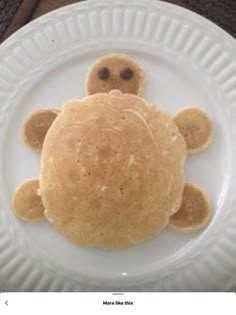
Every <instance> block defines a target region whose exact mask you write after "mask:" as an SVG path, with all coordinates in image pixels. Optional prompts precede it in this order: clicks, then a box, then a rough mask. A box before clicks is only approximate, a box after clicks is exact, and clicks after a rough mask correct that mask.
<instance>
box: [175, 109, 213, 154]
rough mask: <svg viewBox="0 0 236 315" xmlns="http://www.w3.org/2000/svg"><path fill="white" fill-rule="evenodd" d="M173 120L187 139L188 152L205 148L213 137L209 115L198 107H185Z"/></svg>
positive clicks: (195, 151)
mask: <svg viewBox="0 0 236 315" xmlns="http://www.w3.org/2000/svg"><path fill="white" fill-rule="evenodd" d="M173 120H174V122H175V124H176V125H177V127H178V128H179V131H180V133H181V134H182V136H183V137H184V139H185V142H186V145H187V149H188V153H197V152H200V151H202V150H204V149H205V148H206V147H207V146H208V144H209V143H210V142H211V139H212V123H211V120H210V118H209V117H208V115H207V114H206V113H205V112H204V111H202V110H201V109H200V108H198V107H185V108H183V109H181V110H180V111H179V112H177V113H176V114H175V115H174V117H173Z"/></svg>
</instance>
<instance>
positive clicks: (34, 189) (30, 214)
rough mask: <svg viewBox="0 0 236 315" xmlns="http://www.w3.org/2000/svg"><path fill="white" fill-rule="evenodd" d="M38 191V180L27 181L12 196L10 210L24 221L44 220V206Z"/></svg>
mask: <svg viewBox="0 0 236 315" xmlns="http://www.w3.org/2000/svg"><path fill="white" fill-rule="evenodd" d="M38 190H39V180H38V178H32V179H28V180H27V181H25V182H24V183H23V184H21V185H20V186H19V187H18V188H17V189H16V191H15V192H14V194H13V196H12V210H13V213H14V214H15V215H16V216H17V217H19V218H20V219H22V220H25V221H35V220H40V219H44V206H43V204H42V201H41V197H40V196H39V194H38Z"/></svg>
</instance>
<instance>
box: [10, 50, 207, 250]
mask: <svg viewBox="0 0 236 315" xmlns="http://www.w3.org/2000/svg"><path fill="white" fill-rule="evenodd" d="M98 65H99V66H98ZM95 69H96V71H95ZM93 77H94V80H93ZM143 78H144V75H143V72H142V70H141V69H140V67H139V66H138V65H137V64H136V63H135V62H134V61H133V60H131V59H130V58H129V57H128V56H126V55H121V54H117V55H116V54H111V55H106V56H104V57H102V58H101V59H100V60H98V61H97V62H96V64H95V65H94V66H93V67H92V68H91V69H90V71H89V73H88V75H87V79H86V84H87V85H86V91H87V93H90V92H89V91H95V92H94V93H91V95H87V96H86V97H85V98H83V99H82V100H79V99H72V100H68V101H66V102H65V103H64V105H63V107H62V110H61V112H59V113H57V112H56V111H55V109H48V110H44V111H37V112H34V113H33V114H31V115H30V116H29V117H28V118H27V119H26V120H25V123H24V124H23V126H22V134H23V135H24V137H22V138H23V140H24V142H25V143H26V144H28V145H29V144H30V147H31V148H34V149H36V150H40V148H41V147H42V154H41V169H40V176H39V187H38V190H37V189H36V188H35V184H36V183H37V180H36V179H34V181H33V182H32V180H31V181H27V182H25V183H24V184H23V185H21V186H20V187H18V188H17V190H16V192H15V193H14V195H13V198H12V205H13V209H14V213H15V214H16V215H17V216H19V217H20V218H22V219H25V220H34V219H39V218H40V216H41V218H44V217H45V218H46V219H48V221H49V222H50V223H51V224H52V225H53V226H54V227H55V228H56V230H57V231H59V232H60V233H61V234H63V235H64V236H65V237H67V238H68V239H70V240H73V241H75V242H77V243H79V244H84V245H94V246H99V247H105V248H113V247H120V246H127V245H130V244H135V243H138V242H140V241H143V240H145V239H148V238H151V237H153V236H155V235H157V234H158V233H159V232H160V231H161V230H163V229H164V228H165V227H166V226H167V225H168V223H169V221H170V223H171V224H170V226H171V227H173V228H174V229H179V230H181V231H192V230H197V229H199V228H200V227H202V226H203V225H205V224H206V223H207V222H208V221H209V218H210V213H211V211H210V207H209V204H208V202H207V199H206V197H205V194H203V192H202V190H200V189H199V188H197V187H196V186H194V189H187V188H189V185H188V186H186V189H184V186H185V179H184V162H185V158H186V154H187V152H188V149H189V151H190V152H192V153H193V152H196V151H199V150H200V149H202V148H205V147H206V146H207V145H208V143H209V142H210V139H211V134H212V125H211V122H210V120H209V118H208V116H207V115H206V113H204V112H203V111H201V110H200V109H198V108H195V107H191V108H190V107H188V108H185V109H183V110H182V111H180V112H178V113H177V114H176V115H175V116H174V119H172V118H171V117H170V116H169V115H168V114H166V113H165V112H164V111H163V110H162V109H160V108H158V107H156V106H153V105H152V104H149V103H148V102H147V101H146V100H144V99H143V98H141V97H140V96H138V95H135V94H131V93H126V92H127V86H126V85H125V84H124V81H127V82H128V83H127V84H128V89H129V91H133V93H136V94H139V93H140V91H141V85H142V84H143ZM109 80H111V82H112V83H111V89H110V88H109ZM132 80H134V82H135V84H134V86H135V88H134V89H133V87H132ZM100 81H101V82H100ZM103 81H104V82H105V85H104V84H103ZM91 82H92V83H91ZM94 82H98V85H101V86H103V89H102V92H101V93H99V92H98V91H97V90H96V89H95V88H94ZM137 82H138V83H137ZM89 84H92V85H93V89H92V88H91V87H90V85H89ZM88 85H89V86H88ZM114 88H116V89H114ZM104 89H105V91H104ZM37 113H39V114H40V116H37ZM37 117H38V119H37ZM52 117H54V118H55V117H56V119H55V120H54V119H53V118H52ZM185 117H186V120H185ZM25 130H32V135H33V136H34V141H32V139H30V137H31V134H30V132H28V133H27V132H25ZM37 130H38V131H37ZM37 134H38V135H39V138H38V139H37ZM44 134H45V135H46V136H45V138H44V139H43V137H42V135H44ZM40 139H41V140H40ZM191 139H193V142H194V145H193V146H191V145H192V140H191ZM32 143H35V144H36V145H35V147H34V145H32ZM31 183H33V184H34V187H33V188H32V190H30V185H31ZM188 192H190V193H188ZM39 196H40V197H41V204H40V197H39ZM199 196H200V197H199ZM27 198H28V199H27ZM192 198H193V201H194V202H193V204H192V205H193V206H191V199H192ZM26 199H27V200H30V201H29V202H26ZM21 200H22V202H21ZM23 202H24V204H25V205H26V206H25V208H24V209H23V208H22V203H23ZM35 205H36V206H35ZM186 205H187V206H186ZM202 205H204V207H203V206H202ZM198 206H200V208H199V207H198ZM42 208H44V209H45V210H44V211H42V210H41V209H42ZM39 209H40V210H39ZM178 210H179V212H178ZM34 211H35V212H36V211H37V213H36V214H35V215H33V212H34ZM27 212H28V213H29V215H28V216H27ZM22 213H23V214H22ZM181 213H182V215H181ZM198 213H199V215H198ZM175 217H176V219H175ZM172 218H173V219H172ZM185 218H186V220H185ZM195 218H196V220H198V221H197V223H196V224H194V223H195V222H194V220H195ZM181 220H182V221H183V222H182V221H181ZM185 221H186V222H185ZM182 223H183V224H182ZM188 225H189V226H188ZM190 225H191V226H190ZM188 227H189V228H188Z"/></svg>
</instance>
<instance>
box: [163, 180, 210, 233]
mask: <svg viewBox="0 0 236 315" xmlns="http://www.w3.org/2000/svg"><path fill="white" fill-rule="evenodd" d="M210 217H211V208H210V205H209V202H208V199H207V196H206V194H205V193H204V191H203V190H202V189H201V188H199V187H197V186H195V185H192V184H185V187H184V191H183V199H182V204H181V206H180V209H179V210H178V211H177V213H175V214H174V215H173V216H171V217H170V221H169V226H170V227H171V228H173V229H174V230H177V231H181V232H192V231H197V230H199V229H201V228H203V227H204V226H205V225H206V224H207V223H208V222H209V220H210Z"/></svg>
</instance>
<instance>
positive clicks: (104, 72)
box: [98, 67, 110, 81]
mask: <svg viewBox="0 0 236 315" xmlns="http://www.w3.org/2000/svg"><path fill="white" fill-rule="evenodd" d="M109 76H110V71H109V69H108V68H107V67H102V68H100V69H99V71H98V77H99V79H100V80H103V81H105V80H107V79H108V78H109Z"/></svg>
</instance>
